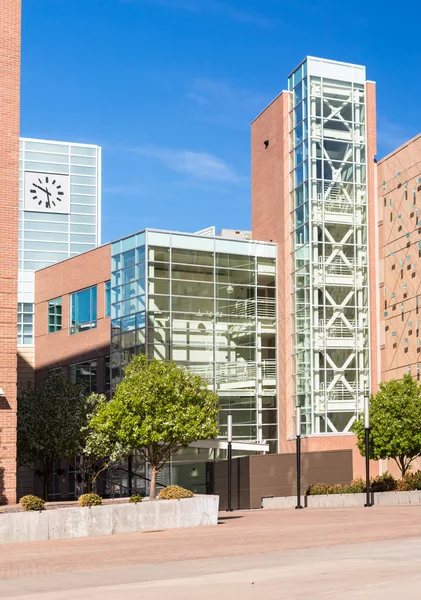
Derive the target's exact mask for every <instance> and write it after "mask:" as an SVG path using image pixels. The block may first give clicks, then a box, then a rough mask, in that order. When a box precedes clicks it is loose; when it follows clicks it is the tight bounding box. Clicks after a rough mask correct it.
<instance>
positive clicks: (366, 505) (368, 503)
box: [364, 502, 373, 508]
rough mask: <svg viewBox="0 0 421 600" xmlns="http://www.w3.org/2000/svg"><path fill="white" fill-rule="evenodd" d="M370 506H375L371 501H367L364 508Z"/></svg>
mask: <svg viewBox="0 0 421 600" xmlns="http://www.w3.org/2000/svg"><path fill="white" fill-rule="evenodd" d="M370 506H373V505H372V504H371V502H366V503H365V504H364V508H369V507H370Z"/></svg>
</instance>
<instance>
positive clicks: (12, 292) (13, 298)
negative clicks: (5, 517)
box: [0, 0, 21, 503]
mask: <svg viewBox="0 0 421 600" xmlns="http://www.w3.org/2000/svg"><path fill="white" fill-rule="evenodd" d="M0 15H1V16H0V182H1V185H0V217H1V232H2V233H1V247H0V388H1V389H2V390H3V393H4V394H3V395H0V503H1V502H5V501H6V502H11V503H12V502H15V501H16V368H17V357H16V354H17V346H16V335H17V331H16V329H17V297H18V296H17V292H18V290H17V279H18V210H19V86H20V23H21V3H20V0H0Z"/></svg>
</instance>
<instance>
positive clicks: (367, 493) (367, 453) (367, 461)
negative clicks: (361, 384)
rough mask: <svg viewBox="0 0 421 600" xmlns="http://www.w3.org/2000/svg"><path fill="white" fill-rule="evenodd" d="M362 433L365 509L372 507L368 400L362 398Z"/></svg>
mask: <svg viewBox="0 0 421 600" xmlns="http://www.w3.org/2000/svg"><path fill="white" fill-rule="evenodd" d="M364 433H365V490H366V491H365V504H364V506H365V507H369V506H372V504H371V502H370V400H369V397H368V396H365V398H364Z"/></svg>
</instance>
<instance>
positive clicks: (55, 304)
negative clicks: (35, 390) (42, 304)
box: [48, 298, 62, 333]
mask: <svg viewBox="0 0 421 600" xmlns="http://www.w3.org/2000/svg"><path fill="white" fill-rule="evenodd" d="M61 314H62V313H61V298H54V300H50V301H49V302H48V333H54V332H55V331H61Z"/></svg>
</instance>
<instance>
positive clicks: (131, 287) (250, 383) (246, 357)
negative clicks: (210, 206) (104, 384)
mask: <svg viewBox="0 0 421 600" xmlns="http://www.w3.org/2000/svg"><path fill="white" fill-rule="evenodd" d="M275 280H276V266H275V246H274V245H270V244H257V243H254V242H238V241H236V240H235V241H228V240H222V239H220V240H218V239H217V238H202V237H200V236H188V235H181V234H170V233H164V232H154V231H147V232H146V233H145V232H142V233H140V234H137V235H134V236H132V237H130V238H126V239H123V240H120V241H118V242H116V243H114V244H113V246H112V279H111V296H112V298H111V317H112V321H111V324H112V325H111V326H112V354H111V368H112V389H113V390H115V387H116V385H117V383H118V382H119V381H120V380H121V378H122V374H123V373H122V369H123V368H124V366H125V365H126V364H127V363H128V361H129V360H130V357H131V356H132V355H133V354H135V353H142V352H147V354H148V356H149V357H150V358H157V359H159V360H174V361H176V363H177V364H178V365H180V366H183V367H186V368H188V369H190V370H192V371H193V372H195V373H197V374H198V375H201V376H202V377H203V378H205V379H206V380H207V382H208V385H209V388H210V389H212V390H213V391H215V392H216V393H217V394H218V396H219V399H220V412H219V419H220V429H221V437H222V438H225V437H226V434H227V431H226V426H227V415H228V413H229V412H231V413H232V414H233V437H234V440H244V441H245V440H247V441H253V442H261V441H263V440H268V441H269V443H270V447H271V450H272V451H276V448H277V402H276V374H277V369H276V299H275V298H276V290H275Z"/></svg>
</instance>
